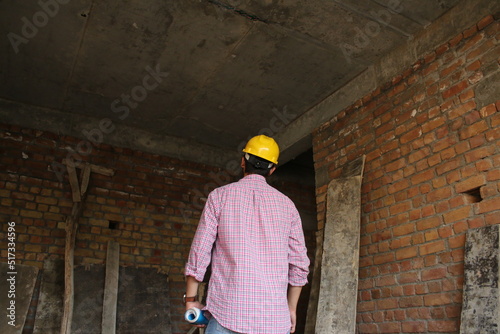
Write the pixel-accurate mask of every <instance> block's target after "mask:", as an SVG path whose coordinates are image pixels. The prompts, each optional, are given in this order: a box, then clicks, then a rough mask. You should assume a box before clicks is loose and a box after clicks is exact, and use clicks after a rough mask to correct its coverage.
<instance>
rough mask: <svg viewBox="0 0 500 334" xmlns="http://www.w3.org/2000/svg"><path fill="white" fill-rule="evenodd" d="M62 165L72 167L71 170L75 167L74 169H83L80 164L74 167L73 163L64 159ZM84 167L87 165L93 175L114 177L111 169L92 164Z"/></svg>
mask: <svg viewBox="0 0 500 334" xmlns="http://www.w3.org/2000/svg"><path fill="white" fill-rule="evenodd" d="M62 163H63V165H66V166H73V168H75V167H76V168H83V167H82V164H78V165H75V164H74V163H73V162H71V161H69V160H66V159H63V161H62ZM86 165H88V166H89V167H90V170H91V171H92V172H94V173H97V174H101V175H105V176H113V175H115V171H114V170H113V169H111V168H106V167H102V166H97V165H94V164H86Z"/></svg>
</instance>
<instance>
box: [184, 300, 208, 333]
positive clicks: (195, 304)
mask: <svg viewBox="0 0 500 334" xmlns="http://www.w3.org/2000/svg"><path fill="white" fill-rule="evenodd" d="M193 307H196V308H198V309H200V310H202V309H203V308H204V307H205V305H203V304H202V303H200V302H186V311H187V310H189V309H190V308H193ZM192 326H194V327H198V328H205V327H207V325H195V324H192Z"/></svg>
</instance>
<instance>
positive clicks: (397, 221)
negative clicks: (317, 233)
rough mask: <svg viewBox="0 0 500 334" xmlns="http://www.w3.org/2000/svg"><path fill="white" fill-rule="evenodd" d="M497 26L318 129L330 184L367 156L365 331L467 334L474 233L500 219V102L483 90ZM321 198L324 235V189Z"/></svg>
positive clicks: (361, 301)
mask: <svg viewBox="0 0 500 334" xmlns="http://www.w3.org/2000/svg"><path fill="white" fill-rule="evenodd" d="M499 25H500V23H499V22H498V21H495V20H494V18H493V17H492V16H489V17H486V18H485V19H483V20H481V21H480V22H479V23H478V24H477V25H475V26H474V27H471V28H470V29H467V30H466V31H464V32H463V33H462V34H460V35H458V36H457V37H455V38H453V39H451V40H450V41H449V42H448V43H446V44H445V45H443V46H441V47H439V48H437V49H436V50H435V51H433V52H430V53H429V54H428V55H426V56H425V57H423V58H422V59H420V60H418V61H416V62H415V64H414V65H413V66H411V68H409V69H408V70H407V71H404V72H403V73H402V74H401V75H400V76H398V77H396V78H394V79H393V80H391V81H390V82H388V83H387V84H384V85H382V86H381V87H380V88H378V89H376V90H375V91H374V92H372V93H371V94H369V95H368V96H365V97H363V98H361V99H360V100H359V101H356V102H355V103H353V105H352V106H350V107H348V108H346V109H345V110H343V111H341V112H340V113H339V114H338V115H337V116H336V117H334V118H333V119H332V120H331V121H329V122H328V123H326V124H324V125H322V126H321V127H320V128H318V129H317V130H316V131H315V132H314V133H313V145H314V160H315V166H316V168H317V169H319V168H321V169H322V170H324V169H327V170H328V176H329V179H332V178H335V177H338V176H339V175H340V173H341V167H342V166H343V165H345V164H346V163H347V162H349V161H352V160H354V159H355V158H357V157H359V156H360V155H363V154H364V155H366V166H365V174H364V179H363V185H362V221H361V233H362V234H361V248H360V282H359V297H358V314H357V323H358V330H359V333H458V330H459V319H460V310H461V302H462V284H463V253H464V242H465V233H466V231H467V230H468V229H471V228H477V227H481V226H485V225H488V224H498V223H500V173H499V170H500V126H499V125H500V122H499V119H500V112H499V109H500V108H499V107H500V100H498V99H499V98H500V96H497V97H496V101H492V102H490V103H488V104H487V105H485V106H482V107H479V105H481V104H480V102H482V101H479V100H478V97H477V96H476V93H475V92H476V88H477V87H478V86H479V85H480V84H481V83H482V82H483V81H484V80H486V79H487V78H488V77H489V76H492V75H495V74H496V75H498V72H499V63H498V61H499V57H498V55H499V48H500V46H499V44H498V39H499V36H500V29H499ZM497 94H498V92H497ZM474 192H476V193H474ZM478 194H480V195H478ZM316 195H317V207H318V220H319V227H320V228H322V227H323V226H324V219H325V207H326V203H325V200H326V185H320V186H319V187H318V188H317V189H316Z"/></svg>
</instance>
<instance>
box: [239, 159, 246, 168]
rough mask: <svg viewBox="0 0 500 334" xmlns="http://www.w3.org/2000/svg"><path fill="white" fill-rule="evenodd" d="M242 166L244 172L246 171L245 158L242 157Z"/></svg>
mask: <svg viewBox="0 0 500 334" xmlns="http://www.w3.org/2000/svg"><path fill="white" fill-rule="evenodd" d="M240 166H241V168H242V169H243V171H245V157H241V164H240Z"/></svg>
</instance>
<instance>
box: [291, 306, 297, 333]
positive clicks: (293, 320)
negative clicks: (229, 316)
mask: <svg viewBox="0 0 500 334" xmlns="http://www.w3.org/2000/svg"><path fill="white" fill-rule="evenodd" d="M290 321H291V322H292V325H291V326H290V333H295V325H296V324H297V313H296V312H295V311H290Z"/></svg>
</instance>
